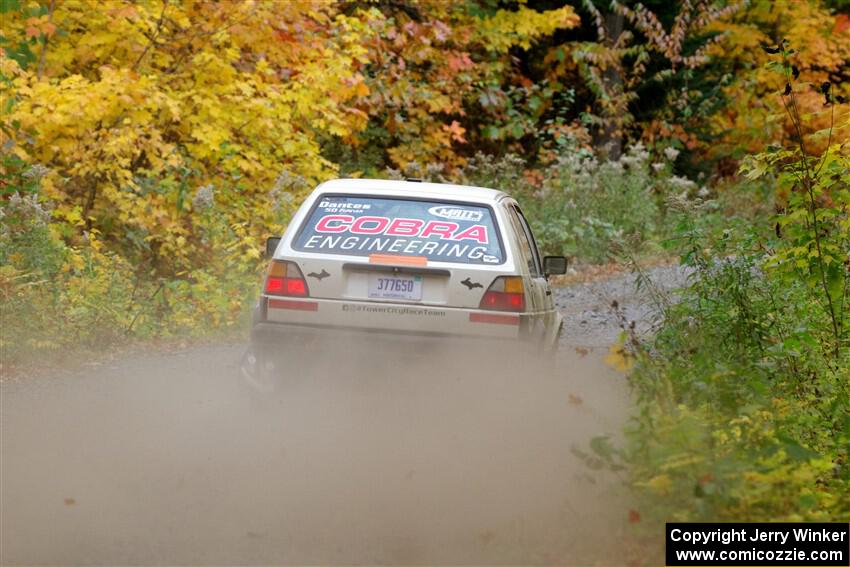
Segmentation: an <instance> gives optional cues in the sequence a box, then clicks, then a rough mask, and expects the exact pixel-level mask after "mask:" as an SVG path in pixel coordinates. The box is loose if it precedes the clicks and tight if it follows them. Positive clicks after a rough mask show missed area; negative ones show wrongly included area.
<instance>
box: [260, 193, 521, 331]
mask: <svg viewBox="0 0 850 567" xmlns="http://www.w3.org/2000/svg"><path fill="white" fill-rule="evenodd" d="M289 248H290V250H289V251H287V257H288V258H289V259H291V261H294V262H295V263H297V265H298V267H299V268H300V270H301V272H302V274H303V278H304V280H305V282H306V286H307V287H308V288H309V297H310V298H311V299H321V300H324V301H322V302H320V305H321V311H324V313H323V314H320V313H313V314H312V316H311V315H309V314H307V313H303V312H302V313H300V314H294V313H271V314H270V316H269V318H270V320H281V321H284V320H285V321H293V320H295V319H297V320H298V321H299V322H306V321H307V320H308V319H309V320H310V322H312V323H314V324H322V325H332V326H347V327H368V328H372V329H377V330H381V329H383V330H393V331H411V332H434V333H458V334H485V335H493V334H495V335H498V336H515V335H516V333H517V328H518V326H519V316H518V315H517V314H515V313H511V314H509V315H508V314H500V315H499V316H496V317H491V318H490V320H491V321H499V322H498V323H496V324H495V325H492V326H493V327H498V328H497V329H490V330H484V329H482V328H481V325H478V324H476V323H478V321H476V320H475V317H471V316H470V312H471V311H478V310H479V307H480V305H481V302H482V298H483V297H484V294H485V292H486V291H487V290H488V288H489V286H490V285H491V283H493V281H494V279H495V278H497V277H499V276H500V275H506V274H508V273H509V272H510V270H509V268H508V263H507V260H508V258H507V254H506V252H505V246H504V245H503V243H502V237H501V233H500V230H499V225H498V219H497V215H496V213H495V211H494V210H493V209H492V208H491V207H490V206H488V205H486V204H482V203H469V202H460V201H457V202H456V201H444V200H439V201H436V200H430V199H426V198H406V197H405V198H401V197H395V196H392V197H390V196H368V195H359V194H358V195H350V194H330V195H323V196H321V197H320V198H318V199H316V201H315V203H314V204H313V206H312V209H311V210H310V211H309V212H308V213H307V214H306V215H305V216H304V220H303V221H302V222H301V224H300V226H299V227H298V229H297V232H296V233H295V234H294V236H293V237H292V239H291V242H289ZM317 311H320V310H319V309H317ZM511 327H512V328H511Z"/></svg>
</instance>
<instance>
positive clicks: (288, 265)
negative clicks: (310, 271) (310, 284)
mask: <svg viewBox="0 0 850 567" xmlns="http://www.w3.org/2000/svg"><path fill="white" fill-rule="evenodd" d="M265 292H266V293H267V294H268V295H286V296H289V297H308V296H309V295H310V292H309V291H308V290H307V282H306V281H305V280H304V275H303V274H302V273H301V269H300V268H299V267H298V264H296V263H295V262H282V261H279V260H273V261H272V263H271V264H270V265H269V272H268V276H266V285H265Z"/></svg>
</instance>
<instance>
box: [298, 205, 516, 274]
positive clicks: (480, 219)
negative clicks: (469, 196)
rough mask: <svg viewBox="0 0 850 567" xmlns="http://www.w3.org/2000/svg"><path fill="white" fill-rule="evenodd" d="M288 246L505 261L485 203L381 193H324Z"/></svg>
mask: <svg viewBox="0 0 850 567" xmlns="http://www.w3.org/2000/svg"><path fill="white" fill-rule="evenodd" d="M293 248H295V249H296V250H299V251H302V252H315V253H318V254H342V255H346V256H369V255H370V254H399V255H405V256H425V257H426V258H428V259H429V260H432V261H435V262H461V263H465V264H501V263H502V262H503V261H504V254H503V252H502V243H501V240H500V238H499V234H498V231H497V230H496V221H495V219H494V218H493V212H492V210H491V209H490V208H489V207H486V206H481V205H472V204H467V203H451V202H449V203H446V202H438V201H421V200H411V199H393V198H385V197H368V196H351V195H325V196H323V197H322V198H321V199H319V201H318V202H317V203H316V205H315V206H314V207H313V210H312V211H311V212H310V215H309V216H308V218H307V220H306V221H305V223H304V224H303V225H302V227H301V230H300V231H299V233H298V236H297V237H296V238H295V243H294V245H293Z"/></svg>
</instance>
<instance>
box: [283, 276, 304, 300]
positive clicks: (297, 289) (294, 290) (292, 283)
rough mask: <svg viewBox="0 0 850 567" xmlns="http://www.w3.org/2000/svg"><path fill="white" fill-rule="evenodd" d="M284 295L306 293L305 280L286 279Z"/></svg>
mask: <svg viewBox="0 0 850 567" xmlns="http://www.w3.org/2000/svg"><path fill="white" fill-rule="evenodd" d="M286 295H301V296H305V295H307V282H305V281H304V280H294V279H292V278H287V279H286Z"/></svg>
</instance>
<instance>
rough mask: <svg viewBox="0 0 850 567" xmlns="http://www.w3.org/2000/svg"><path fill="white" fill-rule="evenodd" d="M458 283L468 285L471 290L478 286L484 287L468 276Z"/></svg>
mask: <svg viewBox="0 0 850 567" xmlns="http://www.w3.org/2000/svg"><path fill="white" fill-rule="evenodd" d="M460 283H462V284H463V285H465V286H466V287H468V288H469V289H470V291H471V290H473V289H475V288H476V287H480V288H482V289H484V286H483V285H481V284H480V283H478V282H473V281H470V279H469V278H466V279H465V280H463V281H462V282H460Z"/></svg>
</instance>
